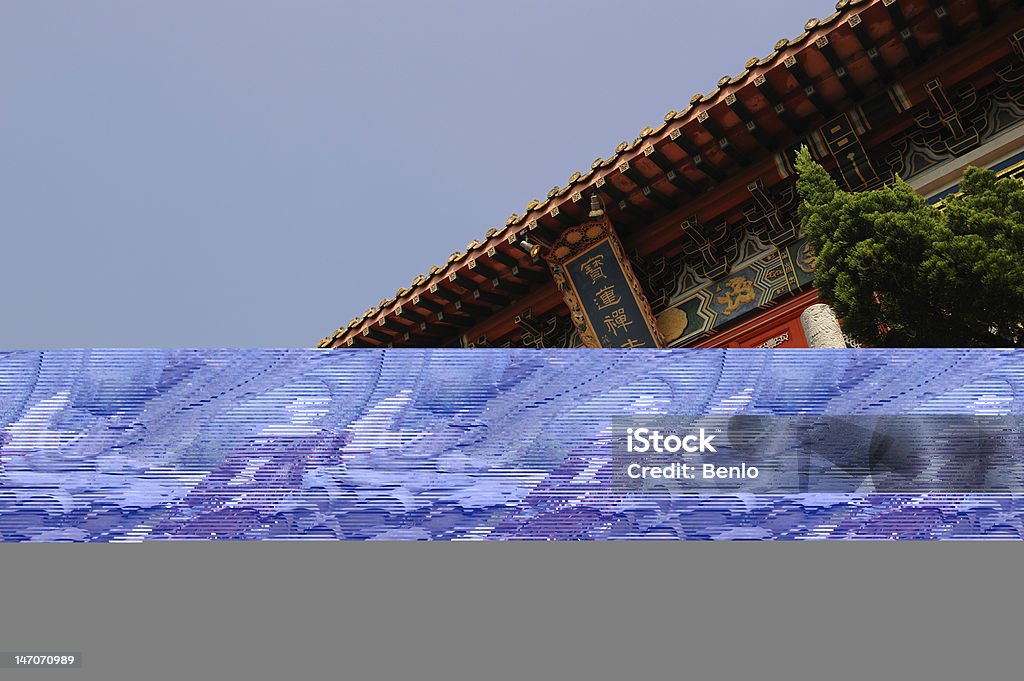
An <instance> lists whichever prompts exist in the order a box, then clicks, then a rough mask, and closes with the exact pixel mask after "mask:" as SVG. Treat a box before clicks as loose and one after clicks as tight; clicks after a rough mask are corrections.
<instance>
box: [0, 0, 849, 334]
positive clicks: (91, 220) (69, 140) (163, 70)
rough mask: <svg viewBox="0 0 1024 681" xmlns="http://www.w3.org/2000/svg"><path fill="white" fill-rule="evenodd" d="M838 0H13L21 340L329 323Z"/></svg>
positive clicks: (3, 151) (3, 207)
mask: <svg viewBox="0 0 1024 681" xmlns="http://www.w3.org/2000/svg"><path fill="white" fill-rule="evenodd" d="M832 11H833V3H832V2H831V1H830V0H786V1H785V2H766V1H765V0H721V1H720V2H714V3H697V2H692V1H683V0H677V1H676V2H669V1H666V0H630V1H629V2H626V1H625V0H621V1H619V2H606V1H596V0H590V1H583V0H556V1H551V0H543V1H542V0H519V1H517V2H496V1H481V0H458V1H455V0H436V1H434V2H413V1H412V0H409V1H408V2H372V3H371V2H360V3H355V2H340V1H339V2H311V1H305V2H242V1H237V2H221V1H216V0H204V1H203V2H174V3H170V2H164V3H157V2H141V3H140V2H128V1H125V2H88V3H86V2H72V1H70V0H67V1H65V2H62V3H49V2H48V3H41V2H31V1H29V0H23V1H20V2H15V1H14V0H8V1H7V2H4V3H3V4H0V236H2V239H0V289H2V302H0V347H6V348H28V347H60V346H164V347H169V346H229V347H235V346H268V347H273V346H312V345H314V344H315V343H316V341H317V340H319V339H320V338H321V337H323V336H324V335H325V334H328V333H329V332H331V331H333V330H334V329H335V328H337V327H338V326H339V325H343V324H345V323H347V322H348V320H349V319H351V318H352V317H353V316H355V315H356V314H358V313H361V312H362V311H363V310H365V309H366V308H368V307H370V306H371V305H374V304H376V303H377V302H378V301H380V300H381V298H385V297H390V296H391V295H393V293H394V291H395V290H396V289H398V288H399V287H402V286H406V285H407V284H408V283H409V281H410V280H411V279H412V278H413V277H415V276H416V275H417V274H419V273H421V272H426V271H427V269H429V268H430V266H431V265H434V264H440V263H443V262H444V261H445V260H446V259H447V257H448V255H449V254H451V253H452V252H454V251H457V250H462V249H463V248H464V247H465V246H466V244H467V243H468V242H469V241H470V240H472V239H476V238H480V237H482V235H483V234H484V232H486V231H487V229H488V228H489V227H492V226H497V225H500V224H503V223H504V220H505V218H507V217H508V215H509V214H511V213H518V212H521V211H522V209H523V207H524V206H525V205H526V204H527V203H528V202H529V201H530V200H531V199H534V198H543V196H544V195H545V194H546V193H547V191H548V190H549V189H550V188H551V187H552V186H554V185H556V184H557V185H564V184H565V183H566V180H567V178H568V177H569V175H570V174H571V173H572V172H573V171H575V170H583V169H585V168H587V167H589V165H590V163H591V162H592V161H593V160H594V159H595V158H596V157H598V156H608V155H610V154H611V153H612V151H613V150H614V148H615V146H616V145H617V144H618V143H619V142H620V141H623V140H632V139H633V138H634V137H636V135H637V133H638V132H639V131H640V129H641V128H643V127H644V126H646V125H651V126H654V125H656V124H657V123H659V122H660V121H661V118H662V116H663V115H664V113H665V112H666V111H668V110H670V109H678V108H682V107H683V106H684V105H685V104H686V103H687V101H688V100H689V98H690V96H691V95H692V94H694V93H695V92H708V91H710V90H712V89H714V86H715V83H716V82H717V81H718V79H719V78H720V77H721V76H723V75H733V74H737V73H740V72H741V71H742V66H743V63H744V62H745V61H746V60H747V59H748V58H749V57H753V56H757V57H760V56H764V55H765V54H767V53H769V52H770V51H771V50H772V46H773V45H774V43H775V41H776V40H777V39H778V38H780V37H793V36H795V35H798V34H799V33H800V32H801V31H802V27H803V24H804V22H805V21H806V20H807V19H808V18H810V17H812V16H817V17H824V16H827V15H828V14H830V13H831V12H832Z"/></svg>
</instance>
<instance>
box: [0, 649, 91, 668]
mask: <svg viewBox="0 0 1024 681" xmlns="http://www.w3.org/2000/svg"><path fill="white" fill-rule="evenodd" d="M81 666H82V653H21V652H15V653H0V669H57V668H60V667H69V668H78V667H81Z"/></svg>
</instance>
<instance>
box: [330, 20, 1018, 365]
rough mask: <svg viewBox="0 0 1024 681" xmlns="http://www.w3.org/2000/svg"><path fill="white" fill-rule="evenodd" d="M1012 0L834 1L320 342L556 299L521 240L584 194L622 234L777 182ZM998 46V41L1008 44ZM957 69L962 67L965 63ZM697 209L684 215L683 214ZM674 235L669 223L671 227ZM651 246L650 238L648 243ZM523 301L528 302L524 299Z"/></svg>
mask: <svg viewBox="0 0 1024 681" xmlns="http://www.w3.org/2000/svg"><path fill="white" fill-rule="evenodd" d="M1011 4H1014V2H1013V0H968V1H962V0H958V1H950V2H946V1H943V0H840V2H838V3H837V4H836V11H835V13H833V14H832V15H830V16H828V17H826V18H824V19H810V20H809V21H807V22H806V24H805V25H804V30H803V31H802V32H801V33H800V34H799V35H798V36H796V37H794V38H790V39H785V38H784V39H781V40H779V41H778V42H776V43H775V49H774V50H773V51H772V52H771V53H770V54H768V55H766V56H764V57H761V58H757V57H754V58H751V59H749V60H748V61H747V62H746V63H745V65H744V69H743V71H742V72H741V73H739V74H738V75H735V76H724V77H722V78H721V79H719V80H718V83H717V87H716V88H715V89H714V90H712V91H711V92H708V93H704V94H701V93H698V94H695V95H693V96H692V97H691V98H690V100H689V102H688V103H687V104H685V105H684V106H682V107H680V109H679V110H673V111H669V112H668V113H667V114H665V116H664V120H663V121H662V122H661V123H659V124H658V125H656V126H654V127H645V128H643V129H642V130H641V131H640V132H639V134H638V136H637V137H636V139H634V140H633V141H632V142H625V141H624V142H621V143H620V144H619V145H618V146H616V147H615V150H614V152H613V153H611V154H610V155H609V156H607V157H602V158H597V159H595V160H594V162H593V163H592V164H591V167H590V168H589V169H587V170H586V171H582V172H575V173H573V174H572V175H571V176H570V177H569V179H568V182H567V183H566V184H565V186H562V187H558V186H555V187H553V188H552V189H551V190H550V191H549V192H548V193H547V196H546V197H545V198H544V199H543V200H539V201H538V200H534V201H531V202H530V203H528V204H527V205H526V206H525V208H524V209H523V210H522V211H521V212H519V213H513V214H512V215H510V216H509V217H508V219H507V220H506V221H505V224H504V225H502V226H500V227H496V228H491V229H489V230H487V232H486V234H485V235H484V237H483V238H482V239H481V240H474V241H471V242H470V243H469V244H468V245H467V246H466V248H465V250H464V251H459V252H456V253H453V254H452V255H451V256H450V257H449V258H448V260H447V262H445V263H443V264H441V265H436V266H434V267H431V268H430V270H429V271H428V272H427V273H426V274H421V275H419V276H418V277H416V278H415V279H414V280H413V281H412V282H411V283H410V284H409V285H408V286H407V287H405V288H401V289H399V290H398V291H396V292H395V294H394V296H392V297H390V298H386V299H384V300H381V301H380V303H379V304H378V305H376V306H374V307H371V308H370V309H368V310H367V311H366V312H365V313H363V314H362V315H360V316H358V317H356V318H354V319H352V320H351V322H349V324H348V325H346V326H344V327H342V328H340V329H338V330H337V331H335V332H334V333H333V334H331V335H330V336H327V337H326V338H324V339H322V340H321V341H320V342H319V343H318V347H324V348H326V347H347V346H355V345H369V346H376V347H387V346H391V345H405V344H412V343H410V340H413V341H419V342H420V344H427V345H431V344H440V343H435V342H432V341H431V339H444V338H450V337H452V336H453V335H458V334H461V333H462V332H464V331H466V330H467V329H470V328H473V329H475V328H476V325H477V322H478V321H479V320H480V319H482V318H486V317H488V316H490V315H496V314H499V313H501V312H502V310H504V309H506V308H508V307H509V304H510V303H511V302H512V301H520V300H527V299H530V298H536V299H537V301H538V302H539V301H540V300H541V299H544V300H547V299H552V298H553V294H552V291H551V290H549V289H550V287H547V288H545V289H543V290H541V289H539V288H538V286H539V284H540V283H541V282H547V280H548V276H547V273H546V269H545V268H544V267H543V266H542V265H540V264H537V263H536V262H534V261H533V259H532V258H531V257H530V256H529V255H528V254H527V253H526V252H525V251H524V250H523V249H521V248H520V247H519V246H517V244H518V243H519V242H520V241H526V240H529V241H531V242H539V243H550V242H552V241H553V240H554V239H555V238H557V236H558V234H559V233H560V232H561V230H562V229H564V228H566V227H568V226H571V225H574V224H577V223H578V222H580V221H581V220H582V219H585V216H586V211H587V210H588V208H589V201H588V200H583V199H584V197H589V196H590V195H591V194H595V193H596V194H597V195H598V196H600V197H601V199H602V201H603V202H604V204H605V205H606V206H607V207H608V211H609V214H610V216H611V217H612V218H613V220H614V222H615V224H616V225H617V226H620V227H623V228H624V229H626V230H627V231H628V229H629V225H630V224H650V223H652V221H655V220H657V219H658V218H659V217H661V216H664V215H665V214H666V213H668V212H672V213H674V212H676V211H678V210H681V209H683V208H684V207H685V208H686V210H687V211H691V210H692V214H696V213H698V212H699V211H698V208H699V206H700V205H702V204H704V203H705V199H709V198H710V197H711V195H717V196H723V195H724V194H725V193H726V192H727V191H729V190H730V188H731V187H733V186H738V187H740V188H742V187H744V186H746V185H748V184H750V183H751V182H755V183H756V182H763V183H765V184H773V183H775V182H777V181H779V179H780V176H781V177H784V176H785V174H786V173H784V172H783V173H780V169H779V167H778V161H777V159H776V158H775V157H776V154H777V152H779V151H781V150H783V149H785V148H786V147H787V142H789V143H796V142H798V141H800V140H801V139H802V138H803V137H805V136H806V135H807V134H809V133H810V132H811V131H812V130H813V128H814V126H815V125H821V124H823V123H824V121H825V120H827V119H828V118H829V117H831V116H833V115H835V114H837V113H839V112H841V111H843V110H845V109H847V108H848V107H850V106H852V105H853V104H854V103H856V102H859V101H861V100H863V98H864V97H865V96H867V95H868V94H870V93H872V92H876V91H877V90H878V87H880V86H882V85H884V84H892V83H894V82H895V81H896V76H897V75H900V76H901V75H902V71H901V70H900V69H901V68H902V67H903V66H904V65H905V64H915V65H918V64H921V62H922V59H923V57H925V56H927V55H929V54H931V53H932V52H933V51H934V49H936V48H945V47H946V46H952V45H955V44H957V43H958V42H959V38H960V37H961V36H962V35H964V34H966V33H967V32H968V31H970V30H971V29H972V28H973V27H974V26H975V25H987V24H990V23H992V22H994V21H995V18H996V16H997V14H998V12H999V11H1001V10H1002V8H1003V7H1005V6H1007V5H1011ZM1004 42H1005V41H1004ZM965 68H969V67H968V66H965ZM923 85H924V83H923V82H921V83H918V82H916V81H915V82H908V81H906V80H901V81H900V87H901V89H900V96H901V97H905V98H906V100H907V101H906V106H907V107H909V105H910V104H913V103H916V102H917V101H921V100H923V99H926V94H925V93H924V88H923ZM691 204H692V207H691ZM674 229H675V234H676V235H678V229H679V226H678V224H676V225H675V227H674ZM656 245H657V238H655V239H654V240H653V241H652V246H651V248H654V247H655V246H656ZM528 302H529V301H528Z"/></svg>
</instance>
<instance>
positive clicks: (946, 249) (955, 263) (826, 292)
mask: <svg viewBox="0 0 1024 681" xmlns="http://www.w3.org/2000/svg"><path fill="white" fill-rule="evenodd" d="M796 169H797V173H798V174H799V178H798V180H797V189H798V191H799V192H800V198H801V203H800V220H801V224H802V228H803V231H804V233H805V234H806V235H807V237H808V240H809V241H810V243H811V246H812V247H813V248H814V250H815V252H816V253H817V255H818V263H817V267H816V270H815V277H814V283H815V286H816V287H817V288H818V290H819V291H820V292H821V296H822V298H823V299H824V300H826V301H827V302H828V303H829V304H830V305H832V307H833V308H834V309H835V311H836V314H837V315H838V316H839V318H840V320H841V323H842V325H843V330H844V331H845V332H846V333H847V334H848V335H850V336H851V337H852V338H854V339H855V340H857V341H859V342H861V343H864V344H866V345H873V346H887V347H1006V346H1019V345H1021V344H1024V184H1022V183H1021V182H1020V181H1019V180H1016V179H1012V178H1005V179H999V178H997V177H996V175H995V173H993V172H991V171H989V170H982V169H979V168H968V169H967V170H966V172H965V173H964V176H963V180H962V182H961V184H960V189H961V191H960V193H959V194H957V195H956V196H952V197H950V198H948V199H946V201H945V202H944V205H943V207H942V208H938V207H935V206H931V205H929V204H928V203H926V202H925V200H924V199H923V198H921V197H920V196H919V195H918V194H917V193H916V192H915V191H914V190H913V189H912V188H911V187H910V185H908V184H907V183H906V182H904V181H903V180H901V179H899V178H896V181H895V182H894V183H893V184H892V185H890V186H887V187H884V188H882V189H876V190H871V191H863V192H846V191H843V190H841V189H840V188H839V186H838V185H837V184H836V183H835V181H834V180H833V179H832V177H831V176H829V174H828V173H827V172H826V171H825V169H824V168H822V167H821V166H820V165H819V164H817V163H815V162H814V160H813V159H812V158H811V155H810V152H809V151H808V150H807V148H806V147H805V148H803V149H801V150H800V152H799V154H798V155H797V160H796Z"/></svg>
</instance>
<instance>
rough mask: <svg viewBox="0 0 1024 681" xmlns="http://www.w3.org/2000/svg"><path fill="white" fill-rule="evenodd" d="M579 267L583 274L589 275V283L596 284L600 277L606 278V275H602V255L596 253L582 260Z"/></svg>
mask: <svg viewBox="0 0 1024 681" xmlns="http://www.w3.org/2000/svg"><path fill="white" fill-rule="evenodd" d="M580 269H581V270H582V271H583V274H585V275H587V276H588V277H590V283H591V284H596V283H597V282H598V280H600V279H607V277H606V276H604V256H603V255H600V254H598V255H595V256H594V257H592V258H589V259H587V260H584V261H583V264H582V265H580Z"/></svg>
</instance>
